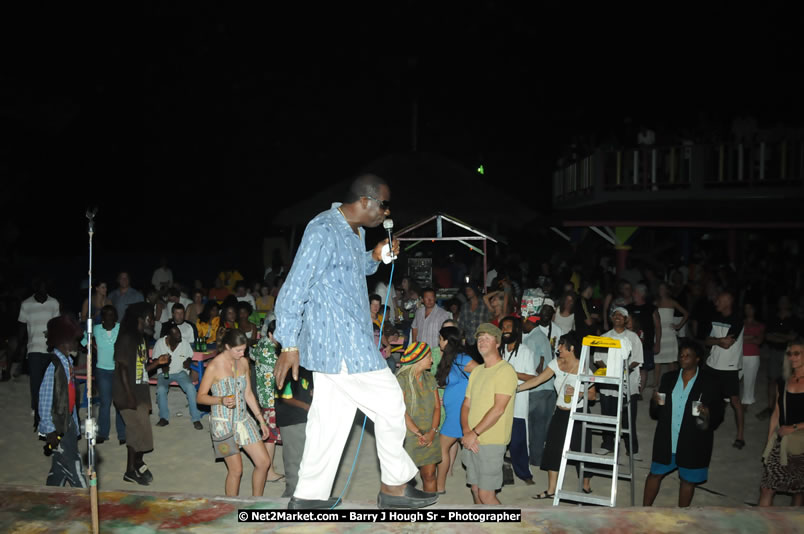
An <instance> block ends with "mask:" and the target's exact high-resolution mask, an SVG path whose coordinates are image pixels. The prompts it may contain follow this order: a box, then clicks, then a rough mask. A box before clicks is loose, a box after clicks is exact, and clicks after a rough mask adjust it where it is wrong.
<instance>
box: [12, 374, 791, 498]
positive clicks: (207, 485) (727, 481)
mask: <svg viewBox="0 0 804 534" xmlns="http://www.w3.org/2000/svg"><path fill="white" fill-rule="evenodd" d="M758 382H759V386H758V389H759V391H758V392H757V398H758V399H763V398H765V386H764V375H763V372H761V373H760V377H759V380H758ZM151 389H152V393H153V407H154V413H153V414H152V415H151V423H152V424H155V423H156V422H157V421H158V419H159V418H158V416H157V413H156V387H155V386H153V387H152V388H151ZM168 399H169V405H170V411H171V419H170V425H168V426H166V427H156V426H154V427H153V432H154V442H155V449H154V451H153V452H151V453H149V454H146V456H145V461H146V463H147V464H148V465H149V466H150V469H151V471H152V472H153V474H154V482H153V483H152V484H151V485H150V486H149V487H147V488H145V487H142V486H138V485H136V484H133V483H129V482H125V481H123V472H124V470H125V462H126V451H125V446H120V445H118V441H117V437H116V435H115V430H114V415H113V416H112V431H111V439H110V440H109V441H107V442H105V443H103V444H101V445H97V446H96V448H95V450H96V457H97V472H98V476H99V488H100V489H101V490H137V491H139V490H146V491H158V492H176V493H189V494H203V495H223V488H224V479H225V476H226V466H225V465H224V463H223V462H222V461H218V462H216V461H215V459H214V457H213V454H212V447H211V442H210V436H209V430H208V422H207V418H206V417H204V419H203V425H204V430H195V429H194V428H193V426H192V424H191V422H190V418H189V415H188V412H187V408H186V398H185V397H184V394H183V392H182V391H181V390H180V389H178V388H175V387H174V388H171V391H170V394H169V396H168ZM0 402H2V405H3V406H5V407H6V409H5V410H4V411H3V414H2V416H1V418H0V424H2V428H3V432H1V433H0V447H2V450H3V451H5V452H6V455H5V457H6V461H5V462H4V464H3V468H2V469H0V484H16V485H32V486H37V485H44V483H45V479H46V477H47V473H48V469H49V466H50V459H49V458H47V457H45V456H44V455H43V454H42V444H43V443H42V442H41V441H39V440H37V435H36V433H35V432H33V430H32V423H33V417H32V416H31V411H30V407H29V404H30V398H29V389H28V378H27V376H22V377H20V378H19V379H17V380H16V381H9V382H4V383H0ZM595 410H597V409H596V408H595ZM757 411H758V408H757V407H752V409H751V410H750V411H749V413H748V414H747V417H746V424H747V427H746V434H745V435H746V442H747V445H746V447H745V448H743V449H742V450H738V449H736V448H733V447H732V445H731V443H732V441H733V440H734V436H735V428H736V425H735V422H734V417H733V412H732V411H731V410H730V409H728V410H727V414H726V420H725V422H724V423H723V425H721V427H720V429H719V430H718V431H717V433H716V437H715V453H714V458H713V460H712V464H711V466H710V472H709V475H710V476H709V481H708V482H707V483H706V484H704V485H703V486H701V487H699V488H698V490H697V491H696V494H695V498H694V500H693V505H695V506H727V507H739V506H745V505H752V504H756V502H757V500H758V496H759V481H760V477H761V475H762V464H761V460H760V456H761V454H762V450H763V448H764V445H765V439H766V436H767V430H768V422H767V420H764V421H759V420H758V419H757V418H756V417H755V414H756V413H757ZM179 413H181V414H183V415H182V416H178V414H179ZM112 414H114V409H113V410H112ZM81 416H82V417H85V412H84V411H83V410H82V412H81ZM362 420H363V416H362V414H358V415H357V417H356V418H355V425H354V427H353V429H352V433H351V436H350V438H349V442H348V444H347V447H346V450H345V451H344V454H343V457H342V460H341V465H340V470H339V474H338V477H337V479H336V482H335V487H334V488H333V495H340V494H341V492H342V491H343V489H344V487H345V485H346V481H347V479H348V478H349V473H350V471H351V468H352V463H353V461H354V458H355V453H356V451H357V447H358V442H359V440H360V434H361V427H360V424H361V423H362ZM637 429H638V433H639V441H640V451H641V455H642V457H643V460H642V461H641V462H635V465H636V468H635V470H636V477H635V478H636V492H635V493H636V494H635V502H636V504H637V505H638V506H639V505H641V503H642V491H643V487H644V482H645V477H646V476H647V474H648V471H649V469H650V458H651V450H652V442H653V432H654V429H655V422H654V421H652V420H651V419H650V417H649V415H648V401H647V395H646V400H645V401H642V402H640V403H639V414H638V422H637ZM80 443H81V445H80V448H81V450H82V451H86V446H87V444H86V440H81V442H80ZM599 444H600V438H599V437H596V438H595V439H593V447H594V448H597V447H598V446H599ZM275 461H276V462H277V471H279V472H282V471H283V468H282V447H278V448H277V457H276V460H275ZM623 464H625V465H627V458H626V457H625V456H624V455H623ZM532 469H533V474H534V480H535V482H536V484H535V485H533V486H527V485H525V484H524V483H523V482H522V481H520V480H518V479H517V480H516V483H515V484H514V485H513V486H505V487H504V488H503V490H502V492H501V493H499V495H498V497H499V499H500V501H501V502H502V503H503V504H504V505H505V506H506V507H515V508H531V507H540V506H550V505H551V504H552V500H550V501H548V502H545V501H536V500H533V499H532V496H533V495H536V494H537V493H539V492H540V491H542V490H544V489H546V487H547V474H546V473H545V472H543V471H540V470H539V469H538V468H532ZM568 471H569V474H568V477H567V483H568V487H569V488H570V489H574V488H575V487H577V478H576V476H575V470H574V469H569V470H568ZM379 479H380V473H379V464H378V461H377V453H376V448H375V442H374V437H373V434H372V428H371V423H370V422H369V424H368V425H367V428H366V432H365V435H364V438H363V443H362V446H361V447H360V451H359V455H358V458H357V462H356V464H355V468H354V473H353V474H352V480H351V483H350V485H349V488H348V490H347V492H346V494H345V496H344V499H345V500H347V501H350V502H353V503H360V504H370V503H374V502H376V498H377V492H378V490H379V482H380V480H379ZM610 485H611V481H610V479H608V478H602V477H596V478H594V479H593V480H592V488H593V490H594V491H595V493H596V494H604V493H607V491H608V489H609V487H610ZM419 487H421V486H419ZM678 487H679V483H678V476H677V474H671V475H669V476H668V477H667V478H666V479H665V481H664V484H663V486H662V490H661V492H660V494H659V497H658V499H657V502H656V505H657V506H666V507H673V506H676V503H677V498H678ZM283 490H284V483H282V482H278V483H269V484H266V488H265V493H264V495H265V496H266V497H270V498H279V497H280V495H281V494H282V492H283ZM251 493H252V492H251V464H250V462H249V461H248V460H245V461H244V476H243V481H242V484H241V488H240V495H243V496H249V495H251ZM471 503H472V499H471V494H470V492H469V490H468V488H467V487H466V485H465V472H464V470H463V468H462V467H461V466H460V465H459V466H457V467H456V468H455V470H454V472H453V475H452V476H451V477H449V478H448V479H447V493H446V495H442V496H441V498H440V500H439V504H441V505H455V506H462V505H469V504H471ZM617 503H618V506H629V505H630V491H629V484H628V483H627V482H625V481H621V482H620V483H619V485H618V499H617ZM776 504H777V505H780V506H788V505H789V504H790V498H789V497H787V496H777V501H776Z"/></svg>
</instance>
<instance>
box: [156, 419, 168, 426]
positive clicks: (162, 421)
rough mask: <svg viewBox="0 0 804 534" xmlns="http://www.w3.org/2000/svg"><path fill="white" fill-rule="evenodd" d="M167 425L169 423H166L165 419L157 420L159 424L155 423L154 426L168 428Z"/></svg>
mask: <svg viewBox="0 0 804 534" xmlns="http://www.w3.org/2000/svg"><path fill="white" fill-rule="evenodd" d="M169 424H170V421H168V420H167V419H159V422H158V423H156V426H168V425H169Z"/></svg>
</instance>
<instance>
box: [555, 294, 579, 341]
mask: <svg viewBox="0 0 804 534" xmlns="http://www.w3.org/2000/svg"><path fill="white" fill-rule="evenodd" d="M574 310H575V293H572V292H567V293H564V295H563V296H562V297H561V301H560V302H559V305H558V311H557V312H556V314H555V315H554V316H553V322H555V323H556V324H557V325H558V326H559V327H560V328H561V331H562V332H572V331H573V330H575V313H574Z"/></svg>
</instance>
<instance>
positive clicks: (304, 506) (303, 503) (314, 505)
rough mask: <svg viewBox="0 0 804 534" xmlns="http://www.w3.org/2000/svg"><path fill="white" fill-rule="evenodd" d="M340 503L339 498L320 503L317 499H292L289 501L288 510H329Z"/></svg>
mask: <svg viewBox="0 0 804 534" xmlns="http://www.w3.org/2000/svg"><path fill="white" fill-rule="evenodd" d="M336 502H338V498H337V497H333V498H331V499H327V500H325V501H318V500H315V499H299V498H296V497H291V498H290V500H289V501H288V510H329V509H330V508H332V507H333V506H335V503H336Z"/></svg>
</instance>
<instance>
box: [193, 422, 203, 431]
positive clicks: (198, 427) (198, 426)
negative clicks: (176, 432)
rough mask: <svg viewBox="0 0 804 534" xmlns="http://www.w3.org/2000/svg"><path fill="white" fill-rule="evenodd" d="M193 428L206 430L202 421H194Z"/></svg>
mask: <svg viewBox="0 0 804 534" xmlns="http://www.w3.org/2000/svg"><path fill="white" fill-rule="evenodd" d="M193 428H195V429H196V430H204V425H202V424H201V421H193Z"/></svg>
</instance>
